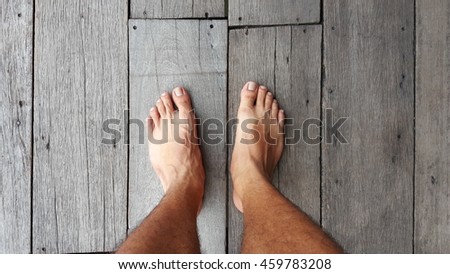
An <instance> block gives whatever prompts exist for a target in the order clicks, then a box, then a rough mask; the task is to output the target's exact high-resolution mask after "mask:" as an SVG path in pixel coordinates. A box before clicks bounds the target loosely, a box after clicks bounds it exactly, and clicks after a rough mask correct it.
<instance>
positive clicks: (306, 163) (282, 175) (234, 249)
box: [228, 26, 321, 253]
mask: <svg viewBox="0 0 450 274" xmlns="http://www.w3.org/2000/svg"><path fill="white" fill-rule="evenodd" d="M320 43H321V27H320V26H304V27H303V26H302V27H301V26H292V27H290V26H286V27H276V28H256V29H248V30H244V29H239V30H231V31H230V53H229V65H230V69H229V96H228V102H229V104H228V109H229V111H228V113H229V116H228V119H229V120H230V119H233V118H236V113H237V109H238V106H239V93H240V90H241V89H242V86H243V85H244V84H245V83H246V82H247V81H248V80H254V81H257V82H259V83H261V84H264V85H266V86H267V87H268V88H269V89H270V90H271V91H272V92H273V93H274V94H275V97H276V98H277V100H279V102H280V105H281V106H282V107H283V109H285V111H286V114H287V116H288V117H291V118H294V123H293V126H290V127H288V131H287V136H289V137H292V136H293V128H294V127H297V128H298V127H299V126H301V123H302V121H303V120H304V119H306V118H312V117H314V118H320V56H321V50H320ZM299 64H301V65H299ZM306 102H308V103H306ZM299 105H301V106H304V107H301V108H299V107H298V106H299ZM230 129H231V128H230ZM228 139H229V140H234V130H230V131H229V134H228ZM231 150H232V148H231V147H230V151H229V153H228V155H229V156H231ZM305 155H307V156H305ZM319 156H320V148H319V146H317V145H316V146H308V145H306V144H304V143H299V144H296V145H290V146H287V147H286V150H285V153H284V155H283V157H282V159H281V161H280V165H279V168H278V170H277V171H276V172H275V174H274V178H273V182H272V183H273V184H274V185H275V186H277V187H278V188H279V189H280V191H281V193H283V194H284V195H286V196H287V197H288V198H289V199H290V200H291V201H292V202H294V203H295V204H297V205H298V206H300V207H301V208H302V209H303V210H305V211H306V212H307V213H308V214H310V215H311V216H312V217H313V218H314V219H316V220H318V219H319V215H320V167H319ZM229 184H230V187H229V189H230V193H229V197H232V195H231V194H232V193H231V190H232V187H231V184H232V182H231V181H230V182H229ZM228 212H229V214H228V252H229V253H238V252H239V251H240V246H241V241H242V231H243V227H242V221H243V220H242V214H241V213H239V212H238V211H237V210H236V208H235V207H234V204H233V201H232V199H229V211H228Z"/></svg>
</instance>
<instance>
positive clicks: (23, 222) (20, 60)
mask: <svg viewBox="0 0 450 274" xmlns="http://www.w3.org/2000/svg"><path fill="white" fill-rule="evenodd" d="M0 18H1V19H0V20H1V21H0V28H1V31H0V106H1V107H0V121H1V127H0V135H1V141H0V143H1V144H0V157H1V161H0V166H1V172H0V253H29V252H30V243H31V239H30V237H31V188H30V185H31V184H30V182H31V180H30V177H31V123H32V120H31V117H32V113H31V108H32V62H33V61H32V60H33V59H32V58H33V57H32V53H33V48H32V46H33V2H30V1H25V0H21V1H7V0H1V1H0Z"/></svg>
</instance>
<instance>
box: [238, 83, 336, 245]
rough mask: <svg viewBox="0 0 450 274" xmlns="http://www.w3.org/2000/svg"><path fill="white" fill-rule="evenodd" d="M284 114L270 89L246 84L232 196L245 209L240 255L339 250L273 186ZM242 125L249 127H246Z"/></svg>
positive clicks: (280, 147)
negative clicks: (272, 177) (271, 179)
mask: <svg viewBox="0 0 450 274" xmlns="http://www.w3.org/2000/svg"><path fill="white" fill-rule="evenodd" d="M284 118H285V117H284V112H283V111H282V110H280V109H279V106H278V103H277V101H276V100H275V99H274V98H273V96H272V94H271V93H270V92H268V91H267V88H265V87H263V86H258V85H257V84H256V83H254V82H249V83H247V85H246V86H244V88H243V90H242V92H241V104H240V106H239V110H238V119H239V126H238V129H237V133H236V142H235V147H234V150H233V155H232V160H231V176H232V179H233V187H234V191H233V199H234V203H235V205H236V207H237V208H238V209H239V210H240V211H241V212H243V213H244V239H243V243H242V253H340V252H342V250H341V249H340V248H339V247H338V245H337V244H336V243H335V242H334V241H333V240H332V239H331V238H330V237H328V236H327V235H326V233H325V232H323V230H322V229H321V228H320V227H319V226H318V225H316V224H315V223H314V222H313V221H312V220H311V219H310V218H309V217H308V216H307V215H306V214H305V213H303V212H302V211H301V210H300V209H298V208H297V207H296V206H295V205H293V204H292V203H291V202H290V201H289V200H287V199H286V198H285V197H283V196H282V195H281V194H280V193H279V192H278V190H276V189H275V188H274V187H273V186H272V185H271V184H270V178H271V176H272V173H273V170H274V169H275V166H276V165H277V163H278V161H279V159H280V157H281V154H282V152H283V145H284V134H283V127H284V124H283V123H284V122H283V120H284ZM252 120H253V121H255V123H253V122H250V123H249V121H252ZM245 121H247V122H245ZM243 123H247V125H246V126H245V128H247V129H249V130H245V132H244V131H243V130H242V127H241V125H242V124H243ZM257 135H258V136H257ZM256 137H258V138H256ZM242 140H244V142H246V141H245V140H247V141H248V140H252V142H251V143H250V144H248V143H247V144H245V143H241V141H242Z"/></svg>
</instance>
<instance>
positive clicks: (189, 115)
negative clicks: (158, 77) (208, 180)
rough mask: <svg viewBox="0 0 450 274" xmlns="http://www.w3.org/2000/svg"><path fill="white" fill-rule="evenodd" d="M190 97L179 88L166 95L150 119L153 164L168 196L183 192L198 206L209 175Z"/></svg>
mask: <svg viewBox="0 0 450 274" xmlns="http://www.w3.org/2000/svg"><path fill="white" fill-rule="evenodd" d="M194 119H195V117H194V112H193V110H192V105H191V101H190V98H189V94H188V93H187V91H186V90H185V89H184V88H180V87H178V88H175V89H174V90H173V91H172V94H170V93H168V92H164V93H163V94H162V95H161V97H160V99H158V100H157V101H156V106H155V107H152V108H151V109H150V116H149V118H147V128H148V144H149V154H150V162H151V164H152V166H153V169H154V170H155V172H156V174H157V175H158V177H159V179H160V180H161V183H162V186H163V189H164V193H168V192H170V191H183V192H186V193H188V194H189V195H190V197H192V201H193V202H194V203H197V202H198V206H199V208H198V212H200V209H201V203H202V198H203V192H204V181H205V171H204V169H203V163H202V155H201V152H200V147H199V144H198V140H197V129H196V128H195V123H194Z"/></svg>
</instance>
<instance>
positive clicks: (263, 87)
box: [259, 86, 267, 90]
mask: <svg viewBox="0 0 450 274" xmlns="http://www.w3.org/2000/svg"><path fill="white" fill-rule="evenodd" d="M259 88H260V89H264V90H267V88H266V87H265V86H260V87H259Z"/></svg>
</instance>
